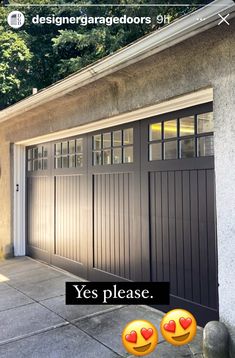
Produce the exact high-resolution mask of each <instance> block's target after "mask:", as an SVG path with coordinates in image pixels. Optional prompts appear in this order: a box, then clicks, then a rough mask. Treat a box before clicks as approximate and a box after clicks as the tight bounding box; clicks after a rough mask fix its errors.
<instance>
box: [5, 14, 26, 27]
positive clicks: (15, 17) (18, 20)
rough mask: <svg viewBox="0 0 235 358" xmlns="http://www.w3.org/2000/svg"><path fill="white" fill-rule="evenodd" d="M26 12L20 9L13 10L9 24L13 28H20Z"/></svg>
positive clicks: (9, 17)
mask: <svg viewBox="0 0 235 358" xmlns="http://www.w3.org/2000/svg"><path fill="white" fill-rule="evenodd" d="M24 20H25V18H24V14H22V12H20V11H12V12H10V14H9V15H8V17H7V22H8V25H9V26H11V27H12V28H13V29H19V28H20V27H21V26H23V25H24Z"/></svg>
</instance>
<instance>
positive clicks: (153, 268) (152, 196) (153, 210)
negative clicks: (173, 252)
mask: <svg viewBox="0 0 235 358" xmlns="http://www.w3.org/2000/svg"><path fill="white" fill-rule="evenodd" d="M155 189H156V187H155V174H154V173H149V191H150V195H149V200H150V235H151V251H150V252H151V277H152V281H157V265H156V263H157V247H156V241H157V240H156V219H155V215H156V192H155Z"/></svg>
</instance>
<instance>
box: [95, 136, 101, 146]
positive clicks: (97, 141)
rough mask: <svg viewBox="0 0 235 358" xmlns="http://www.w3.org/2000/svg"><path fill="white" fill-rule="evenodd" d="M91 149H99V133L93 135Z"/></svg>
mask: <svg viewBox="0 0 235 358" xmlns="http://www.w3.org/2000/svg"><path fill="white" fill-rule="evenodd" d="M93 149H101V134H98V135H94V136H93Z"/></svg>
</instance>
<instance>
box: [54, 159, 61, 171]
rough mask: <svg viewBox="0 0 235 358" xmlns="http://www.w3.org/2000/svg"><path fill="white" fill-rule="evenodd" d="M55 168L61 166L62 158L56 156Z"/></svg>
mask: <svg viewBox="0 0 235 358" xmlns="http://www.w3.org/2000/svg"><path fill="white" fill-rule="evenodd" d="M55 168H56V169H59V168H61V158H55Z"/></svg>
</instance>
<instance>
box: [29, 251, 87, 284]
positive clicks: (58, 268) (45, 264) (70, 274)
mask: <svg viewBox="0 0 235 358" xmlns="http://www.w3.org/2000/svg"><path fill="white" fill-rule="evenodd" d="M25 257H27V259H29V260H31V261H34V262H36V263H39V264H41V265H42V266H45V267H47V268H50V269H52V270H54V271H58V272H62V273H64V274H65V275H66V276H71V277H73V278H76V279H79V280H81V282H89V281H87V280H85V279H83V278H81V277H79V276H77V275H74V274H72V273H71V272H68V271H66V270H63V269H61V268H60V267H56V266H53V265H49V264H47V263H45V262H42V261H38V260H35V259H33V258H32V257H29V256H25Z"/></svg>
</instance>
